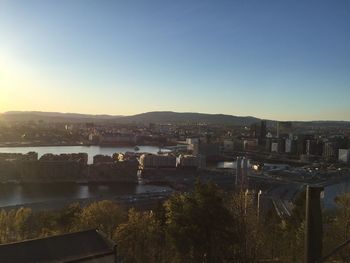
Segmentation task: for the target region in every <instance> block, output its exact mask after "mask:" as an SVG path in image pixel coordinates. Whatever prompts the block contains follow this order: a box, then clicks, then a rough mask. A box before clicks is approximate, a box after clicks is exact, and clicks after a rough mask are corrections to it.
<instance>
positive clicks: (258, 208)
mask: <svg viewBox="0 0 350 263" xmlns="http://www.w3.org/2000/svg"><path fill="white" fill-rule="evenodd" d="M261 194H262V191H261V190H259V192H258V207H257V213H256V214H257V218H258V222H259V218H260V196H261Z"/></svg>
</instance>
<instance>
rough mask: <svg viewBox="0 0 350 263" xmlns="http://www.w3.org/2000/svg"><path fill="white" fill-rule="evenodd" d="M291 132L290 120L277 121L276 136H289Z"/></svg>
mask: <svg viewBox="0 0 350 263" xmlns="http://www.w3.org/2000/svg"><path fill="white" fill-rule="evenodd" d="M290 133H292V122H290V121H279V122H277V138H279V137H286V138H288V137H289V134H290Z"/></svg>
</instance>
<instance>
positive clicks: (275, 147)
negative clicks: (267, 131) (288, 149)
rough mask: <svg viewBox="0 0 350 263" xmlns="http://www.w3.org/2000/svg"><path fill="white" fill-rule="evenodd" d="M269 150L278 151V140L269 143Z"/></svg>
mask: <svg viewBox="0 0 350 263" xmlns="http://www.w3.org/2000/svg"><path fill="white" fill-rule="evenodd" d="M271 152H275V153H278V142H272V143H271Z"/></svg>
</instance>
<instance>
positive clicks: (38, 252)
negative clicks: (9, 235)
mask: <svg viewBox="0 0 350 263" xmlns="http://www.w3.org/2000/svg"><path fill="white" fill-rule="evenodd" d="M110 254H114V243H113V242H112V241H111V240H109V239H107V238H106V236H105V235H104V234H103V233H102V232H100V231H98V230H95V229H93V230H86V231H81V232H75V233H69V234H64V235H57V236H51V237H46V238H40V239H32V240H26V241H22V242H17V243H10V244H4V245H0V261H1V262H11V263H17V262H20V263H29V262H33V263H34V262H35V263H39V262H67V261H75V260H81V259H88V258H93V257H99V256H103V255H110Z"/></svg>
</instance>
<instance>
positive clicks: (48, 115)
mask: <svg viewBox="0 0 350 263" xmlns="http://www.w3.org/2000/svg"><path fill="white" fill-rule="evenodd" d="M0 120H4V121H10V122H13V121H15V122H22V121H39V120H42V121H45V122H110V123H145V124H148V123H164V124H165V123H208V124H228V125H237V126H243V125H251V124H253V123H256V122H260V120H261V119H259V118H256V117H251V116H234V115H225V114H207V113H195V112H172V111H153V112H146V113H141V114H136V115H131V116H121V115H91V114H77V113H61V112H40V111H9V112H5V113H3V114H0ZM274 123H275V121H274V120H268V122H267V124H268V126H270V125H273V124H274ZM293 126H294V127H305V128H307V127H310V128H315V127H320V128H321V127H350V122H349V121H293Z"/></svg>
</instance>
